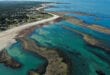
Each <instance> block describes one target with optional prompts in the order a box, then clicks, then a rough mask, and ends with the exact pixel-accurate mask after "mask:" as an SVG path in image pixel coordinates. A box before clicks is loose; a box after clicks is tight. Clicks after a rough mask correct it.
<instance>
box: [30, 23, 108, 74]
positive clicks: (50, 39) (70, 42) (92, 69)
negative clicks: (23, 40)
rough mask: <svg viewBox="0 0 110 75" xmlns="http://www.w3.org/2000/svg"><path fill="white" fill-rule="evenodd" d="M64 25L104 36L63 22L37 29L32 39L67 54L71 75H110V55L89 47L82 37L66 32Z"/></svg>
mask: <svg viewBox="0 0 110 75" xmlns="http://www.w3.org/2000/svg"><path fill="white" fill-rule="evenodd" d="M62 25H64V26H68V27H71V28H73V29H78V30H80V31H83V32H86V33H87V32H88V33H89V32H90V33H91V34H92V35H93V34H94V35H95V36H96V34H98V35H97V36H99V34H100V36H101V34H102V33H98V32H94V31H91V30H90V31H89V30H85V29H84V30H83V29H81V28H79V27H77V26H75V25H72V24H70V23H68V22H65V21H62V22H59V23H56V24H53V25H49V26H44V27H43V28H40V29H36V30H35V31H34V32H33V33H32V35H31V36H30V38H31V39H33V40H35V41H37V42H38V43H39V44H40V45H41V46H46V47H55V48H59V49H60V50H61V51H63V52H65V54H66V55H67V56H68V57H69V58H70V60H71V61H72V64H73V65H72V74H71V75H98V74H97V73H96V71H97V70H98V71H102V72H104V73H105V75H110V58H109V57H110V54H109V53H106V52H105V51H104V50H101V49H98V48H94V47H90V46H88V45H87V44H86V43H85V41H84V40H83V39H82V37H81V36H80V35H77V34H76V33H74V32H71V31H68V30H65V29H64V28H63V27H62ZM103 35H104V34H103Z"/></svg>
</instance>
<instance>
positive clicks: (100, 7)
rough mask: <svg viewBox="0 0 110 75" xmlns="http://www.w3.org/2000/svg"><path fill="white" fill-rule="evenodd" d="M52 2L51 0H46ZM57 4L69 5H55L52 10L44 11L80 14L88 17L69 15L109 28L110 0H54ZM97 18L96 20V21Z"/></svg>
mask: <svg viewBox="0 0 110 75" xmlns="http://www.w3.org/2000/svg"><path fill="white" fill-rule="evenodd" d="M47 1H53V0H47ZM54 1H57V2H65V3H69V4H55V5H52V6H55V7H53V8H49V9H46V11H56V12H65V11H66V12H81V13H87V14H90V15H93V16H90V15H77V14H75V13H73V14H69V15H72V16H74V17H77V18H79V19H81V20H83V21H84V22H86V23H89V24H97V25H101V26H104V27H107V28H110V13H109V12H110V8H109V7H110V0H83V1H82V0H54ZM97 18H98V19H97Z"/></svg>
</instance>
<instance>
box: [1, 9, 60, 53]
mask: <svg viewBox="0 0 110 75" xmlns="http://www.w3.org/2000/svg"><path fill="white" fill-rule="evenodd" d="M40 9H42V8H41V7H40ZM40 9H39V10H40ZM50 14H51V13H50ZM52 15H53V17H51V18H48V19H43V20H40V21H37V22H32V23H28V24H24V25H20V26H18V27H14V28H12V29H9V30H6V31H3V32H1V33H0V51H1V50H3V49H4V48H7V47H9V46H10V45H12V44H13V43H15V42H16V40H15V39H14V38H15V37H16V35H17V34H18V33H19V32H20V31H21V30H23V29H26V28H29V27H31V26H35V25H38V24H41V23H45V22H49V21H52V20H55V19H57V18H59V16H57V15H55V14H52Z"/></svg>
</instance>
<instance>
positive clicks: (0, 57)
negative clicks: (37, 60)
mask: <svg viewBox="0 0 110 75" xmlns="http://www.w3.org/2000/svg"><path fill="white" fill-rule="evenodd" d="M0 63H4V64H5V65H6V66H8V67H11V68H20V67H21V64H20V63H18V62H17V61H15V60H14V59H13V58H12V57H11V56H10V55H9V54H8V52H7V51H6V50H2V51H1V52H0Z"/></svg>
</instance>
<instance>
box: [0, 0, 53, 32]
mask: <svg viewBox="0 0 110 75" xmlns="http://www.w3.org/2000/svg"><path fill="white" fill-rule="evenodd" d="M41 4H42V3H41V2H32V1H27V2H16V1H13V2H0V31H4V30H7V29H9V28H12V27H15V26H19V25H22V24H24V23H29V22H34V21H38V20H42V19H44V18H48V17H51V15H50V14H48V13H44V12H42V11H40V10H36V8H38V7H42V6H41Z"/></svg>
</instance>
